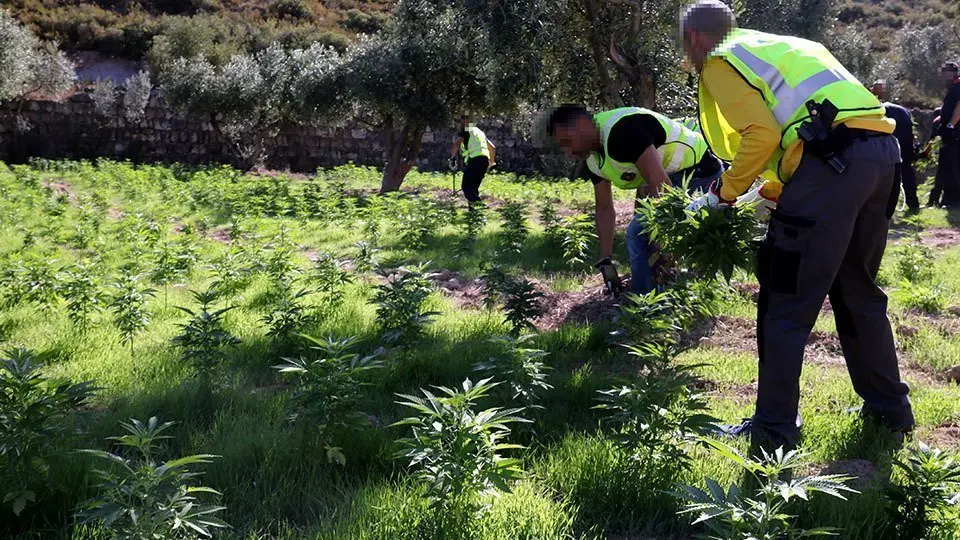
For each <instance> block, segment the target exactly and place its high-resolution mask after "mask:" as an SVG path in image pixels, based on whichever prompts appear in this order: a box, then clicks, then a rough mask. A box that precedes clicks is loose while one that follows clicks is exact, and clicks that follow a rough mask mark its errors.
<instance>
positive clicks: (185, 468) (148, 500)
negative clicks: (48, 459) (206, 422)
mask: <svg viewBox="0 0 960 540" xmlns="http://www.w3.org/2000/svg"><path fill="white" fill-rule="evenodd" d="M120 425H121V426H123V429H124V431H126V434H125V435H121V436H119V437H110V440H112V441H114V442H115V443H117V444H119V445H120V446H121V447H123V448H125V449H126V450H127V451H129V452H130V453H132V454H133V457H129V458H128V457H125V456H123V455H118V454H113V453H110V452H105V451H103V450H81V452H84V453H86V454H89V455H92V456H94V457H96V458H98V459H100V460H101V461H103V463H104V468H103V469H97V470H96V471H95V473H96V475H97V477H99V479H100V483H99V484H98V485H97V487H96V489H97V495H95V496H94V497H93V498H91V499H90V500H88V501H86V502H85V503H83V504H82V505H81V506H80V507H79V508H78V512H77V520H78V521H79V523H81V524H98V525H101V526H103V527H104V528H105V529H107V530H108V531H109V533H110V537H111V538H113V539H117V540H119V539H138V540H140V539H142V540H147V539H153V538H176V539H189V538H211V537H212V536H213V534H214V532H215V531H216V529H223V528H227V527H229V526H228V525H227V524H226V523H224V522H223V521H222V520H220V519H219V518H218V517H216V514H218V513H220V512H221V511H223V510H224V509H225V507H223V506H216V505H213V504H207V503H205V502H204V501H205V500H206V499H208V498H217V497H219V496H220V494H219V493H218V492H216V491H214V490H213V489H211V488H208V487H203V486H193V485H190V484H191V482H192V480H193V479H194V478H196V477H197V476H198V474H199V473H197V472H194V471H192V470H191V469H192V468H193V467H194V466H196V465H203V464H207V463H210V462H211V461H212V460H213V459H214V458H216V457H218V456H213V455H208V454H199V455H193V456H185V457H181V458H178V459H172V460H170V461H166V462H159V461H158V459H157V456H156V453H157V451H158V450H159V449H158V448H157V446H158V444H159V442H160V441H161V440H163V439H167V438H169V436H167V435H163V433H164V432H165V431H166V430H167V429H169V428H170V427H171V426H172V425H173V422H167V423H164V424H161V423H160V422H159V420H157V418H156V417H152V418H150V419H149V420H148V421H147V423H146V424H144V423H143V422H141V421H139V420H135V419H133V420H131V421H130V423H126V422H121V423H120Z"/></svg>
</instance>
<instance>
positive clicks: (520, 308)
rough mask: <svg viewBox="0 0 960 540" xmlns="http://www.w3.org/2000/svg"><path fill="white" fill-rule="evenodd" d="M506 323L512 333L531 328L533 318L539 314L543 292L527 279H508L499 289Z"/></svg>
mask: <svg viewBox="0 0 960 540" xmlns="http://www.w3.org/2000/svg"><path fill="white" fill-rule="evenodd" d="M500 292H501V294H502V295H503V310H504V311H505V312H506V319H507V323H508V324H510V326H511V328H512V329H513V333H514V334H519V333H520V332H522V331H524V330H528V329H530V328H533V319H535V318H537V317H538V316H540V314H541V312H542V311H543V308H542V306H541V304H540V300H541V299H542V298H543V293H542V292H540V291H538V290H537V288H536V286H535V285H534V284H533V283H531V282H530V281H529V280H527V279H510V280H508V281H507V282H506V283H505V284H504V286H503V289H502V290H501V291H500Z"/></svg>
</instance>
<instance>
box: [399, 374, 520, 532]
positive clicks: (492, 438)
mask: <svg viewBox="0 0 960 540" xmlns="http://www.w3.org/2000/svg"><path fill="white" fill-rule="evenodd" d="M494 386H496V384H495V383H493V384H491V383H490V379H483V380H481V381H478V382H477V383H476V384H474V383H473V382H471V381H470V379H467V380H465V381H464V382H463V384H462V390H460V391H458V390H454V389H450V388H445V387H436V393H434V392H432V391H429V390H421V392H423V396H424V397H416V396H409V395H403V394H398V395H399V397H400V398H401V401H399V402H398V403H399V404H400V405H403V406H404V407H408V408H410V409H412V410H413V411H414V412H415V413H416V415H415V416H411V417H408V418H405V419H403V420H401V421H399V422H397V423H395V424H393V425H394V426H410V427H411V429H412V431H413V433H412V436H411V437H409V438H406V439H403V440H401V441H400V442H401V443H402V444H403V445H404V446H406V447H407V448H406V450H403V451H401V452H400V453H398V454H397V457H398V458H404V459H407V460H409V464H410V467H411V468H414V469H416V470H417V472H416V478H417V479H418V480H420V481H421V482H422V483H423V484H424V485H425V486H426V489H427V496H428V497H429V499H430V501H431V503H432V506H433V508H434V509H435V510H436V518H435V519H436V520H437V522H436V525H435V526H436V527H437V528H438V529H439V530H438V531H437V532H439V533H440V534H443V533H445V532H446V531H447V530H448V529H449V528H450V527H456V526H457V524H458V523H464V522H470V521H472V518H473V517H474V516H475V515H476V512H477V511H478V510H479V508H480V507H479V504H478V501H477V496H478V495H479V494H480V493H482V492H486V491H493V490H497V489H499V490H501V491H508V492H509V491H510V487H509V485H508V482H510V481H511V480H514V479H516V478H518V477H519V476H520V474H521V470H520V462H519V460H517V459H514V458H507V457H504V456H503V452H504V451H508V450H516V449H521V448H522V447H521V446H519V445H515V444H508V443H505V442H504V440H505V439H506V438H507V436H509V435H510V428H509V427H508V426H509V425H510V424H513V423H517V422H528V420H526V419H524V418H521V417H519V416H517V414H519V413H520V412H522V411H523V409H500V408H497V407H494V408H490V409H486V410H483V411H479V412H477V411H475V410H474V407H475V405H476V402H477V401H479V400H480V399H482V398H483V397H485V396H486V395H487V394H488V393H489V392H490V390H491V389H492V388H493V387H494Z"/></svg>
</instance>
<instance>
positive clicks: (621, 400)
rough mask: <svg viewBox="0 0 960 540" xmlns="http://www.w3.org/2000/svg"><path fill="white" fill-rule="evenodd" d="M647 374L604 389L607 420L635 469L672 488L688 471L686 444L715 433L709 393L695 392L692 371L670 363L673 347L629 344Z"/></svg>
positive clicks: (603, 407) (602, 402) (602, 396)
mask: <svg viewBox="0 0 960 540" xmlns="http://www.w3.org/2000/svg"><path fill="white" fill-rule="evenodd" d="M627 349H628V350H629V351H630V355H631V356H632V357H633V358H634V359H635V361H636V362H637V364H638V368H639V369H640V371H641V372H643V376H642V377H640V378H639V379H638V380H636V381H635V382H632V383H630V384H623V385H620V386H617V387H614V388H611V389H609V390H603V391H600V396H599V398H598V400H599V401H600V404H599V405H597V406H596V407H595V408H596V409H599V410H603V411H606V412H607V413H608V416H607V417H606V418H605V419H604V422H605V423H606V424H607V425H608V426H611V427H612V428H613V429H614V433H615V435H616V441H617V443H618V445H619V446H620V447H621V448H622V449H623V450H624V451H625V454H626V455H627V456H628V457H629V460H630V463H631V465H632V467H631V468H632V469H634V471H635V472H636V473H637V474H643V475H645V476H646V477H647V478H648V479H650V480H651V481H653V482H655V483H656V484H658V485H661V486H664V487H666V486H668V485H669V484H670V483H672V482H673V481H675V480H676V478H677V476H678V475H679V474H680V473H681V472H683V471H685V470H688V469H689V467H690V464H691V462H692V461H691V458H690V456H689V454H688V453H687V446H688V445H690V444H691V443H693V442H695V441H696V440H697V437H699V436H702V435H706V434H708V433H711V432H713V431H715V429H716V427H715V422H716V421H717V420H716V419H715V418H713V417H712V416H711V415H710V414H709V407H708V406H707V400H706V398H705V396H703V395H702V394H700V393H698V392H696V391H695V390H693V388H694V387H695V383H696V382H697V378H696V376H695V375H694V374H693V370H694V369H697V368H699V367H701V366H678V365H673V363H672V362H671V360H672V358H673V356H674V355H675V353H676V349H675V348H673V347H671V346H669V345H662V344H660V345H657V344H644V345H638V346H631V347H627Z"/></svg>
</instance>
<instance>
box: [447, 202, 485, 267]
mask: <svg viewBox="0 0 960 540" xmlns="http://www.w3.org/2000/svg"><path fill="white" fill-rule="evenodd" d="M486 210H487V205H485V204H483V203H482V202H479V201H478V202H474V203H470V205H469V206H467V209H466V211H464V212H463V214H461V218H460V226H461V227H462V230H463V236H462V237H461V238H460V240H459V241H458V242H457V245H456V246H455V247H454V250H455V253H456V254H457V256H459V257H464V256H467V255H470V254H472V253H473V251H474V249H475V248H476V245H477V240H478V239H479V237H480V233H481V232H482V231H483V228H484V227H485V226H486V225H487V215H486Z"/></svg>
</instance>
